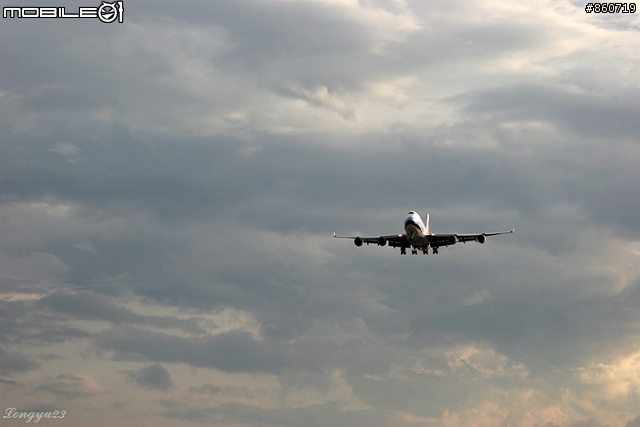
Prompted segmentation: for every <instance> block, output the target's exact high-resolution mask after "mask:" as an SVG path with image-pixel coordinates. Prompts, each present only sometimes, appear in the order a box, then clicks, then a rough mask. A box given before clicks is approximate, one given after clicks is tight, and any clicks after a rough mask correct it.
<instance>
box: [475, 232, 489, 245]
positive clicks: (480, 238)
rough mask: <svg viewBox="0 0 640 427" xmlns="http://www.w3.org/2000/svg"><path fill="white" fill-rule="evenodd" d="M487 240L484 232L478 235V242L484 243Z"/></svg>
mask: <svg viewBox="0 0 640 427" xmlns="http://www.w3.org/2000/svg"><path fill="white" fill-rule="evenodd" d="M486 241H487V236H485V235H484V234H481V235H479V236H476V242H478V243H480V244H483V243H484V242H486Z"/></svg>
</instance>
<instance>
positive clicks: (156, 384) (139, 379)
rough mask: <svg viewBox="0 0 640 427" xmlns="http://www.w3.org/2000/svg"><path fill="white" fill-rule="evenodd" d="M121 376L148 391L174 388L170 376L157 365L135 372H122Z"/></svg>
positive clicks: (164, 369)
mask: <svg viewBox="0 0 640 427" xmlns="http://www.w3.org/2000/svg"><path fill="white" fill-rule="evenodd" d="M123 374H124V375H126V376H127V377H128V378H130V379H131V380H133V381H134V382H135V383H136V384H137V385H139V386H140V387H144V388H148V389H150V390H169V389H170V388H173V387H174V385H173V381H172V380H171V374H170V373H169V371H167V369H166V368H164V367H163V366H162V365H161V364H159V363H154V364H153V365H149V366H147V367H146V368H140V369H138V370H135V371H133V370H126V371H123Z"/></svg>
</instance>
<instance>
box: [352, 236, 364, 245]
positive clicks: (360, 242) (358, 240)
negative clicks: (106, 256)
mask: <svg viewBox="0 0 640 427" xmlns="http://www.w3.org/2000/svg"><path fill="white" fill-rule="evenodd" d="M353 243H354V244H355V245H356V246H357V247H360V246H362V239H361V238H359V237H356V238H355V239H353Z"/></svg>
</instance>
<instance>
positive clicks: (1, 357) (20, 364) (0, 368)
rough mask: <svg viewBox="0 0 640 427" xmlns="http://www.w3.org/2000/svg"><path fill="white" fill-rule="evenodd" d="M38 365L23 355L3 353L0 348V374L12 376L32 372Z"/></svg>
mask: <svg viewBox="0 0 640 427" xmlns="http://www.w3.org/2000/svg"><path fill="white" fill-rule="evenodd" d="M39 367H40V364H39V363H38V362H36V361H34V360H31V358H30V357H28V356H25V355H24V354H20V353H15V352H10V351H5V350H3V349H2V348H0V374H2V375H12V374H15V373H19V372H27V371H32V370H34V369H37V368H39Z"/></svg>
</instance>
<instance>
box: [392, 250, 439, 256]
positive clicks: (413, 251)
mask: <svg viewBox="0 0 640 427" xmlns="http://www.w3.org/2000/svg"><path fill="white" fill-rule="evenodd" d="M432 251H433V253H434V254H437V253H438V248H432ZM422 253H423V254H424V255H427V254H428V253H429V248H426V249H422ZM406 254H407V248H400V255H406ZM411 255H418V249H415V248H414V249H411Z"/></svg>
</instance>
